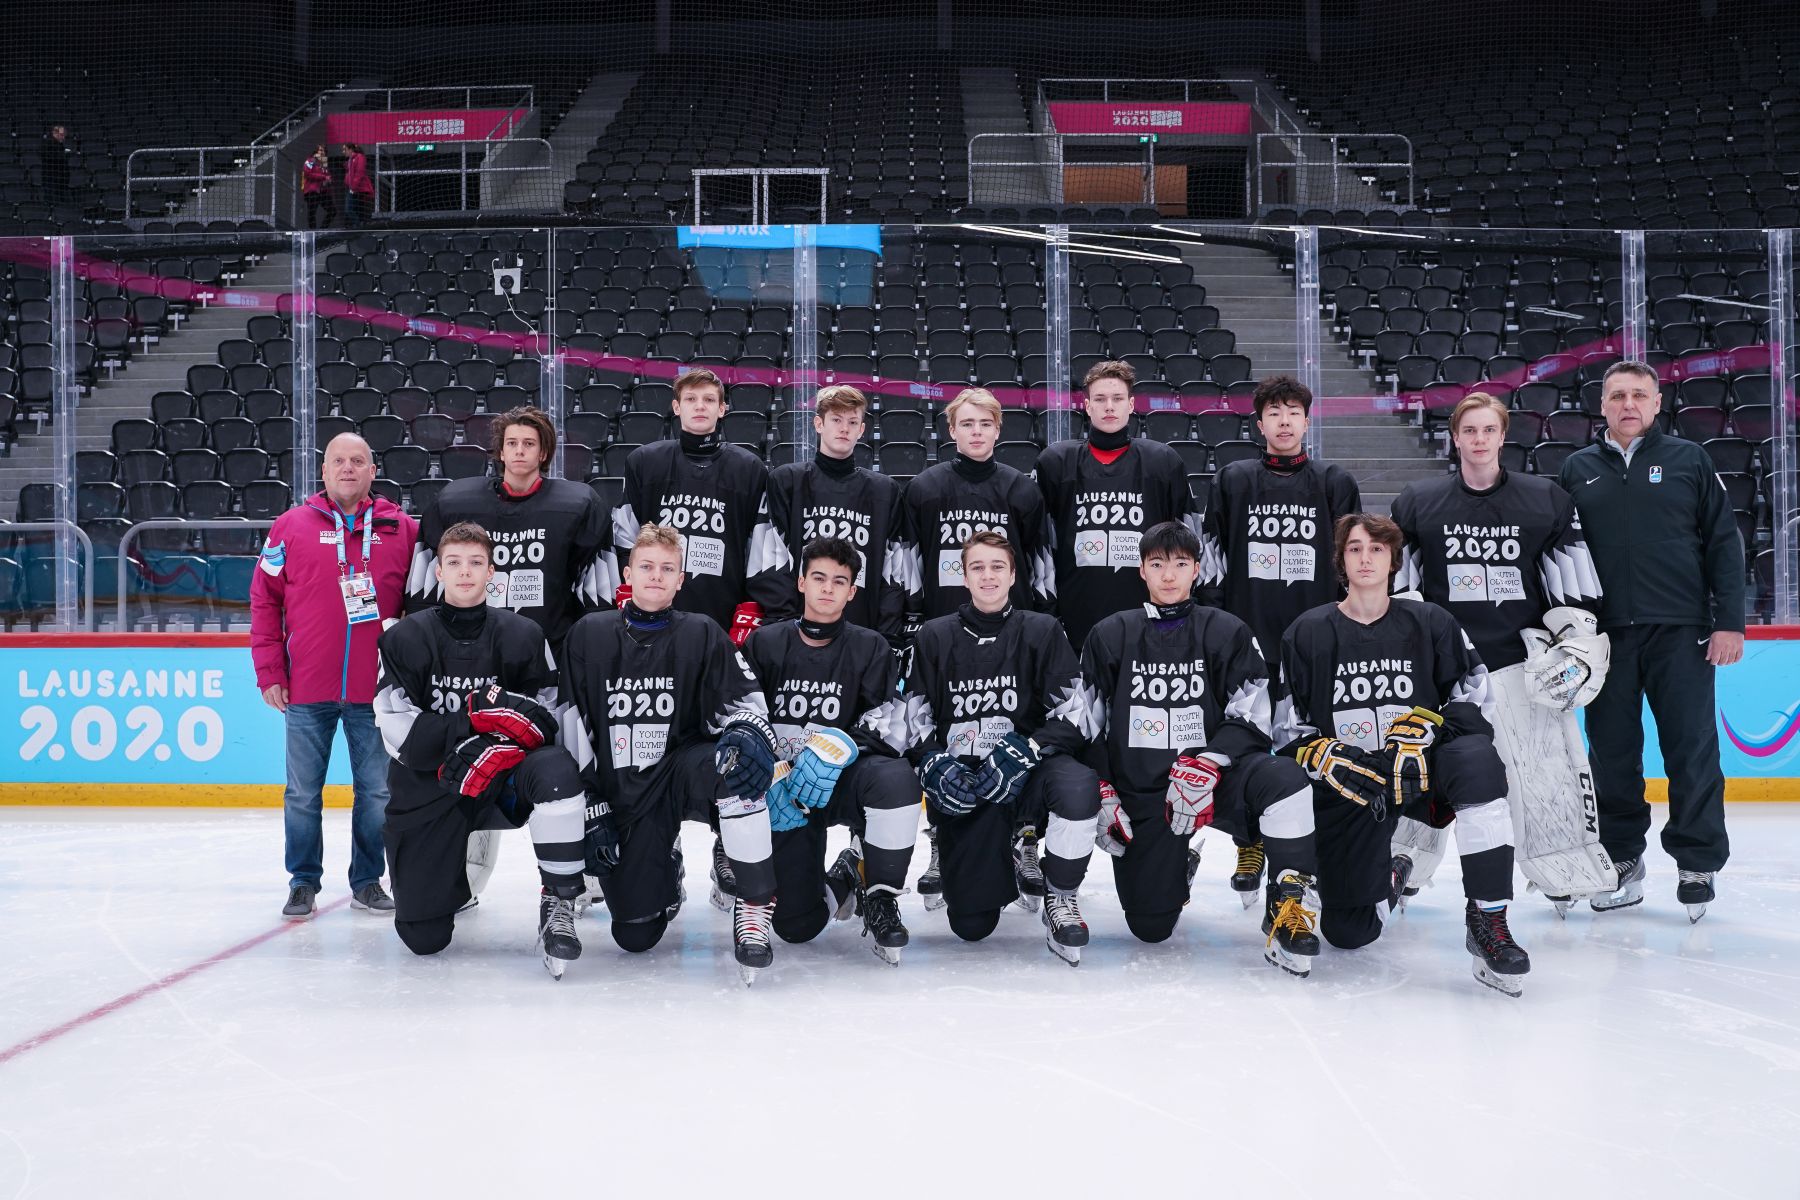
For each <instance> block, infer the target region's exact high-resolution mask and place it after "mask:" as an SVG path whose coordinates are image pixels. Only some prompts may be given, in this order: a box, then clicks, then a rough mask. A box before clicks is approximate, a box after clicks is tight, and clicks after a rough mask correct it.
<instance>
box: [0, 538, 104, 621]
mask: <svg viewBox="0 0 1800 1200" xmlns="http://www.w3.org/2000/svg"><path fill="white" fill-rule="evenodd" d="M15 533H54V534H58V535H59V536H73V537H74V538H75V540H76V541H78V542H80V543H81V554H82V558H83V559H85V560H86V562H87V565H88V569H87V570H85V571H83V572H82V573H81V575H82V589H81V591H82V598H83V601H84V603H83V606H82V613H83V614H85V615H82V616H78V617H77V618H76V623H77V624H79V625H81V626H82V627H83V628H84V629H85V630H86V631H87V632H88V633H92V632H94V615H95V614H94V543H93V541H92V540H91V539H90V538H89V537H88V535H87V531H86V530H84V529H83V528H82V527H81V526H79V525H77V524H76V523H75V522H73V521H14V522H12V523H11V524H7V525H0V537H10V536H11V535H13V534H15ZM58 600H59V607H60V597H59V598H58Z"/></svg>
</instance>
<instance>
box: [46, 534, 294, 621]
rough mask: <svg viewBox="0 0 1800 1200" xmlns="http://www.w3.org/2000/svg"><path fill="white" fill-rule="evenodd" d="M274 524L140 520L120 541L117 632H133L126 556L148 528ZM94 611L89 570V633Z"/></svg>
mask: <svg viewBox="0 0 1800 1200" xmlns="http://www.w3.org/2000/svg"><path fill="white" fill-rule="evenodd" d="M274 524H275V522H274V521H273V520H267V521H265V520H255V521H244V520H232V521H227V520H220V519H217V518H213V519H208V520H190V519H188V518H185V517H157V518H154V519H152V520H149V521H139V522H137V523H136V524H135V525H133V526H131V528H129V529H127V530H126V531H125V533H124V535H123V536H121V537H120V538H119V582H118V588H119V594H118V599H119V617H118V622H119V623H118V632H120V633H126V632H128V631H129V630H130V629H131V624H130V612H129V604H130V599H131V597H130V594H129V588H130V586H131V564H132V558H131V555H130V554H128V553H127V551H128V550H130V548H131V543H132V542H133V541H134V540H135V539H136V538H137V535H138V534H140V533H142V532H143V531H144V530H146V529H180V530H196V529H224V530H237V531H240V532H241V531H243V530H246V529H269V528H271V527H273V526H274ZM12 528H15V529H16V528H18V527H17V526H12ZM82 540H83V541H85V540H86V538H85V537H84V538H83V539H82ZM196 557H205V556H204V555H197V556H196ZM93 608H94V580H93V572H92V571H89V572H88V612H89V616H88V628H89V629H90V630H92V629H93V627H94V626H93V615H92V614H93Z"/></svg>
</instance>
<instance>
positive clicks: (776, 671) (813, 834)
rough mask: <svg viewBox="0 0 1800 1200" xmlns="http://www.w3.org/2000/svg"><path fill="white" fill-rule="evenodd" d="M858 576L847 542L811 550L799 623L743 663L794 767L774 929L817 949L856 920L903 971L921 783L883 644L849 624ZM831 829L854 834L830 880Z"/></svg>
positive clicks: (758, 644) (767, 637)
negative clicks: (907, 755)
mask: <svg viewBox="0 0 1800 1200" xmlns="http://www.w3.org/2000/svg"><path fill="white" fill-rule="evenodd" d="M861 569H862V555H861V554H860V553H858V551H857V549H856V547H854V546H852V545H851V544H850V543H849V542H847V541H845V540H844V539H843V538H835V537H832V538H818V539H816V540H814V541H811V542H808V543H807V544H806V546H805V547H804V548H803V549H802V550H801V555H800V584H799V588H800V595H801V597H802V598H803V600H804V602H805V610H804V615H803V616H802V617H801V618H800V619H799V620H796V621H781V622H778V623H777V624H773V625H765V626H763V627H762V628H761V629H758V630H757V631H756V632H755V633H753V634H751V635H750V640H749V641H747V642H745V643H744V657H745V658H747V659H748V660H749V661H750V669H751V670H753V671H755V672H756V677H757V679H758V680H759V681H761V684H762V692H763V696H764V698H765V699H766V700H767V701H768V702H769V711H770V713H771V714H772V715H773V717H774V723H775V735H776V741H777V746H778V748H779V750H780V752H781V754H782V756H783V758H785V759H787V760H788V762H789V763H790V764H791V770H788V769H787V768H781V769H778V775H777V780H776V782H775V784H774V785H773V786H772V787H770V789H769V823H770V825H771V827H772V828H773V829H774V831H775V839H774V862H775V891H776V895H777V896H778V897H779V902H778V903H777V905H776V908H775V933H776V935H777V936H778V937H780V938H781V939H782V940H783V941H788V942H806V941H811V940H812V939H813V938H815V937H817V936H818V934H819V931H820V930H822V929H823V928H825V923H826V921H827V920H829V919H831V918H832V917H836V918H837V919H838V920H840V921H843V920H848V919H849V918H850V916H851V915H852V914H853V913H861V914H862V919H863V936H865V937H872V938H874V939H875V941H874V949H875V953H876V954H877V955H879V956H880V957H881V958H882V959H883V960H885V961H887V962H890V963H893V964H896V965H898V964H899V962H900V948H901V947H902V946H904V945H906V942H907V933H906V926H905V924H904V923H902V921H901V920H900V905H899V903H898V900H899V897H900V894H901V893H902V892H904V891H905V890H906V869H907V866H908V865H909V864H910V863H911V862H912V852H913V844H914V843H915V842H917V841H918V837H919V777H918V776H917V775H916V774H914V772H913V769H912V765H911V764H910V763H908V762H907V761H906V760H905V759H904V758H902V757H900V755H901V754H902V753H904V752H905V750H906V714H905V706H904V704H903V702H902V701H901V700H900V697H899V695H898V689H897V687H896V683H897V682H898V681H897V680H896V678H895V667H894V655H893V652H892V650H891V648H890V647H889V646H888V641H887V639H886V638H884V637H882V636H881V635H880V634H879V633H877V632H875V631H874V630H873V629H865V628H863V627H862V626H860V625H852V624H850V623H849V622H848V621H846V620H845V619H844V607H845V605H847V604H848V603H850V601H851V600H852V599H854V598H855V596H856V591H857V588H856V583H855V580H856V576H857V572H858V571H860V570H861ZM782 770H786V774H781V773H780V771H782ZM832 825H848V826H850V827H851V829H853V830H854V831H855V833H854V834H853V836H852V838H851V846H850V849H848V850H845V851H844V852H843V853H842V854H840V855H839V856H838V859H837V862H836V863H834V864H833V865H832V868H831V870H830V871H829V872H827V871H826V869H825V833H826V830H827V829H828V828H829V827H830V826H832ZM720 865H721V864H716V863H715V869H714V875H715V882H716V883H718V884H720V885H724V884H725V883H726V881H727V880H728V879H729V871H730V867H729V865H728V864H725V865H724V872H721V871H720V870H719V866H720ZM733 882H735V881H733Z"/></svg>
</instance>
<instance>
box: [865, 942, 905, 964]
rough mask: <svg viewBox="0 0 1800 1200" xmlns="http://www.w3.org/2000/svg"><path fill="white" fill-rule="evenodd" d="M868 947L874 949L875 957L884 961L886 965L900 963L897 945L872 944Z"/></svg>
mask: <svg viewBox="0 0 1800 1200" xmlns="http://www.w3.org/2000/svg"><path fill="white" fill-rule="evenodd" d="M870 948H871V949H872V950H874V951H875V957H876V958H879V959H880V960H881V961H882V962H884V963H886V964H887V965H888V966H890V967H897V966H899V965H900V947H898V946H873V947H870Z"/></svg>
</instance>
